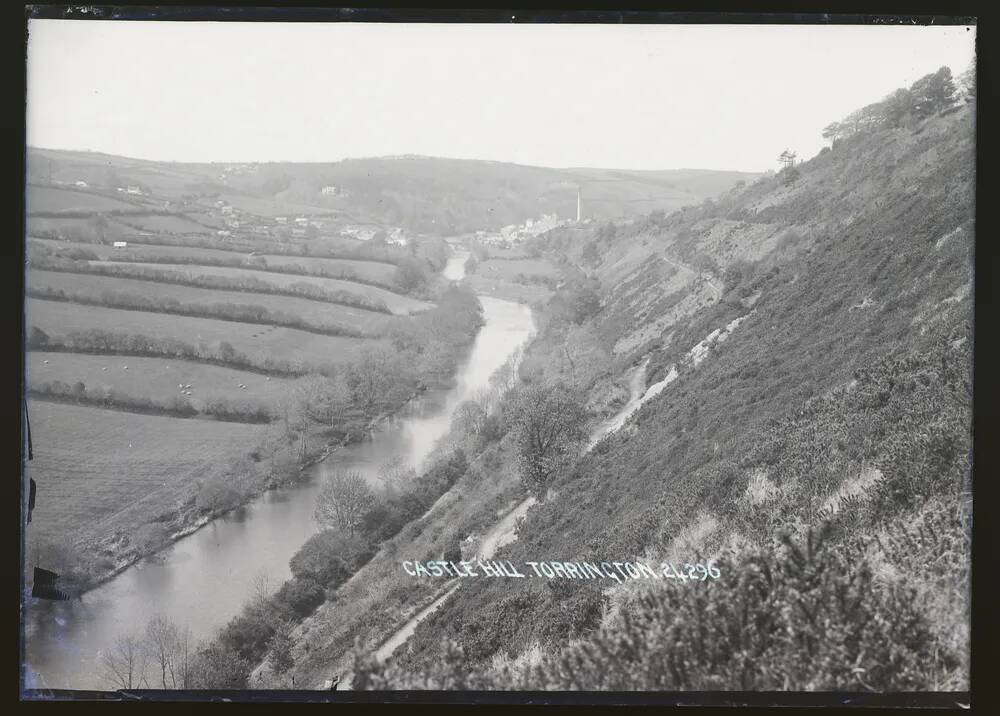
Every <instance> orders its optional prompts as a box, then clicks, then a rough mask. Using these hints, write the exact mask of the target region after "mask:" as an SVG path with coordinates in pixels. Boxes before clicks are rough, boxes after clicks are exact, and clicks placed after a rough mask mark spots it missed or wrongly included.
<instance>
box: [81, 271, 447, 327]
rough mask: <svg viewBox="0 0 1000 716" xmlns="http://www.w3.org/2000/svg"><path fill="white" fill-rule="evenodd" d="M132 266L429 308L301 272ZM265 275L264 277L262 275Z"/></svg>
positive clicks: (393, 307) (405, 310) (407, 308)
mask: <svg viewBox="0 0 1000 716" xmlns="http://www.w3.org/2000/svg"><path fill="white" fill-rule="evenodd" d="M93 263H97V264H99V265H100V264H104V265H108V264H110V265H116V266H117V265H122V262H106V261H105V262H100V261H98V262H93ZM130 265H132V266H143V267H146V268H150V269H155V270H158V271H169V272H172V273H178V274H186V275H189V276H222V277H225V278H233V279H256V280H262V279H264V280H266V282H267V283H269V284H271V285H274V286H278V287H280V288H288V287H291V286H292V285H294V284H310V285H312V286H314V287H316V288H318V289H320V290H323V291H330V292H333V291H347V292H349V293H353V294H355V295H358V296H364V297H366V298H369V299H374V300H376V301H384V302H385V305H386V306H387V307H388V308H389V310H390V311H392V312H393V313H395V314H397V315H405V314H409V313H416V312H418V311H422V310H425V309H427V308H430V304H428V303H427V302H425V301H418V300H416V299H413V298H410V297H408V296H403V295H401V294H398V293H393V292H392V291H387V290H385V289H383V288H378V287H376V286H369V285H366V284H359V283H355V282H353V281H343V280H340V279H333V278H322V277H319V276H302V275H300V274H286V273H270V272H261V271H256V270H252V269H241V268H234V267H229V266H199V265H190V264H161V263H142V262H135V263H133V264H130ZM264 277H266V279H265V278H264Z"/></svg>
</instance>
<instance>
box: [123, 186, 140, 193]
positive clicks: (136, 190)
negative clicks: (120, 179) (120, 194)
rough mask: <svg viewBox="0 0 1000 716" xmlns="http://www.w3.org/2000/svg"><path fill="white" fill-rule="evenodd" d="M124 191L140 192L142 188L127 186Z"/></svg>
mask: <svg viewBox="0 0 1000 716" xmlns="http://www.w3.org/2000/svg"><path fill="white" fill-rule="evenodd" d="M125 193H126V194H142V189H140V188H139V187H137V186H129V187H128V188H127V189H126V190H125Z"/></svg>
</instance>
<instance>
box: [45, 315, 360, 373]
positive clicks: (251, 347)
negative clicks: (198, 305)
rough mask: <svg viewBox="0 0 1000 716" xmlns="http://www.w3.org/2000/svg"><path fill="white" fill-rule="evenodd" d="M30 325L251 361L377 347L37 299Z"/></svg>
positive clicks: (340, 357)
mask: <svg viewBox="0 0 1000 716" xmlns="http://www.w3.org/2000/svg"><path fill="white" fill-rule="evenodd" d="M27 325H28V326H38V327H39V328H40V329H42V330H43V331H45V332H46V333H48V334H49V335H64V334H66V333H69V332H70V331H82V330H86V329H88V328H99V329H101V330H105V331H114V332H120V333H133V334H135V333H139V334H142V335H147V336H156V337H163V338H176V339H178V340H182V341H184V342H186V343H192V344H198V343H200V342H204V343H206V344H208V345H212V344H217V343H218V342H220V341H228V342H229V343H231V344H232V345H233V347H234V348H235V349H236V350H237V351H239V352H241V353H245V354H246V355H248V356H250V357H252V358H257V359H263V358H267V357H270V358H276V359H283V360H291V361H303V362H304V363H307V364H331V363H342V362H345V361H349V360H353V359H354V358H356V357H357V356H358V354H359V352H360V351H361V349H362V348H363V347H364V346H366V345H373V344H375V343H376V342H377V341H376V340H372V339H360V338H342V337H339V336H322V335H317V334H314V333H306V332H305V331H297V330H294V329H291V328H278V327H274V326H260V325H255V324H250V323H234V322H232V321H217V320H213V319H210V318H192V317H189V316H174V315H169V314H162V313H144V312H142V311H123V310H118V309H114V308H101V307H95V306H82V305H78V304H74V303H66V302H62V301H42V300H38V299H28V301H27ZM29 330H30V328H29Z"/></svg>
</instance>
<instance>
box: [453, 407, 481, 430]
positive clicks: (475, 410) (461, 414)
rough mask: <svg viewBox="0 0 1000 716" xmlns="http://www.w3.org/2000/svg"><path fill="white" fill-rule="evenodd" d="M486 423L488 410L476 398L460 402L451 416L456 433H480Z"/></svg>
mask: <svg viewBox="0 0 1000 716" xmlns="http://www.w3.org/2000/svg"><path fill="white" fill-rule="evenodd" d="M485 424H486V411H485V410H484V409H483V406H482V405H480V404H479V403H478V402H477V401H475V400H466V401H463V402H462V403H460V404H459V406H458V407H457V408H455V412H454V413H453V414H452V417H451V430H452V432H454V433H464V434H466V435H478V434H479V433H481V432H482V430H483V426H484V425H485Z"/></svg>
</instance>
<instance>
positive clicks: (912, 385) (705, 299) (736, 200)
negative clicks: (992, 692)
mask: <svg viewBox="0 0 1000 716" xmlns="http://www.w3.org/2000/svg"><path fill="white" fill-rule="evenodd" d="M974 120H975V112H974V106H960V107H958V108H957V109H954V110H950V111H946V112H940V113H933V114H931V115H929V116H928V117H926V118H923V119H912V118H911V119H910V120H909V121H907V122H905V123H901V124H897V125H894V124H887V125H884V126H882V125H879V126H875V127H873V128H871V129H869V130H867V131H862V132H858V133H856V134H854V135H853V136H850V137H846V138H843V139H839V140H838V141H836V142H835V143H834V145H833V147H832V148H829V149H825V150H823V151H822V152H821V153H820V154H819V155H817V156H816V157H814V158H813V159H811V160H809V161H807V162H804V163H802V164H800V165H798V166H797V167H795V168H794V169H790V170H786V171H783V172H781V173H779V174H777V175H775V176H773V177H764V178H761V179H759V180H757V181H756V182H754V183H752V184H749V185H748V186H745V187H741V188H737V189H734V190H732V191H730V192H728V193H726V194H724V195H722V196H719V197H717V198H716V199H715V200H710V201H705V202H702V203H701V204H699V205H697V206H690V207H687V208H684V209H682V210H680V211H677V212H675V213H673V214H670V215H666V214H665V213H661V212H653V213H650V214H648V215H647V216H645V217H643V218H641V219H637V220H636V221H634V222H632V223H629V224H626V223H618V224H603V225H600V226H590V227H580V228H567V229H561V230H557V231H555V232H551V233H550V234H548V235H547V236H546V237H545V239H544V240H543V242H542V243H543V246H544V251H545V253H546V255H547V256H549V257H550V258H551V259H552V260H555V261H559V262H561V263H562V265H563V267H564V268H565V269H566V270H567V271H569V270H576V271H578V272H579V274H581V279H580V281H579V282H575V283H573V282H571V283H570V284H569V285H566V286H564V287H563V288H562V289H561V290H560V291H558V292H557V293H556V294H555V296H554V297H553V298H552V299H551V301H550V302H549V304H548V305H547V307H546V308H545V310H544V311H543V313H542V316H541V320H540V326H541V330H540V333H539V336H538V338H537V339H536V340H535V341H534V343H533V344H532V346H531V347H530V349H529V350H528V352H527V354H526V356H525V359H524V362H523V363H522V365H521V369H520V374H521V379H522V381H524V382H526V383H527V384H528V385H529V386H530V385H546V384H553V383H558V382H562V383H566V384H569V385H570V386H571V387H572V388H573V389H574V390H576V391H579V392H580V393H581V394H582V395H583V396H585V398H586V400H587V405H588V407H589V408H590V410H591V412H592V414H596V416H607V415H609V414H611V413H613V412H615V410H617V409H619V408H620V407H621V406H622V404H623V403H624V402H625V400H626V398H627V396H628V391H627V390H626V389H625V386H626V385H627V384H628V381H629V379H630V378H631V377H633V376H634V375H635V374H636V371H637V370H638V371H639V375H642V373H643V372H644V374H645V375H644V380H643V381H641V385H640V387H641V388H642V389H649V388H655V389H654V390H651V391H650V392H649V393H647V394H648V395H650V397H649V399H648V400H646V401H645V402H644V403H642V404H641V407H640V408H639V409H638V410H637V411H636V412H635V413H634V414H633V415H632V417H631V419H630V420H628V421H627V423H626V424H625V426H624V427H623V428H621V429H620V430H618V431H617V432H614V433H612V434H611V435H610V436H609V437H607V438H606V439H604V440H601V441H600V442H599V443H598V444H597V445H596V447H594V449H593V450H592V451H590V452H588V453H586V454H584V455H582V456H581V457H580V459H579V460H578V461H576V462H575V464H574V465H572V467H571V468H568V469H565V470H563V471H562V472H560V473H558V477H556V478H555V479H554V481H553V483H552V485H551V493H550V496H549V499H546V500H544V501H542V502H540V503H538V504H532V503H531V502H521V500H523V498H524V497H525V495H526V493H525V492H524V490H523V488H521V487H520V485H518V484H517V483H516V479H512V478H511V477H510V475H511V473H512V472H516V470H514V469H513V467H512V462H511V459H512V458H511V454H510V453H511V435H510V434H505V433H504V432H503V431H500V432H499V434H497V433H494V434H493V435H491V436H489V437H488V438H482V439H481V442H480V446H481V452H479V453H478V456H477V457H476V458H475V459H473V460H472V461H471V462H472V465H473V468H474V469H470V471H469V473H468V474H467V476H466V477H465V478H463V479H462V480H460V481H459V482H458V483H457V485H456V488H455V489H453V491H452V492H451V493H449V501H448V503H447V504H446V505H445V507H444V508H442V509H441V510H440V511H439V513H438V514H437V515H436V516H435V515H434V514H429V515H425V516H424V518H422V519H421V520H420V521H419V523H418V525H417V526H416V527H415V528H414V530H413V531H412V532H413V534H411V535H409V537H410V538H415V537H416V536H419V538H420V542H419V543H414V544H412V545H411V543H410V542H407V541H402V542H400V541H395V542H393V543H391V544H389V545H387V546H386V547H385V548H384V549H383V551H382V552H380V554H379V555H377V556H376V557H375V558H374V559H373V560H372V562H371V563H370V564H369V567H368V568H366V569H367V572H366V574H368V575H378V574H390V573H393V572H396V573H398V572H399V560H401V559H434V558H441V555H446V554H451V553H452V549H453V545H454V543H455V540H458V541H462V540H464V539H465V538H466V537H469V536H470V535H471V534H472V532H473V530H480V531H481V530H483V529H484V526H483V525H475V521H474V520H469V519H466V520H465V521H464V522H462V523H458V522H457V521H456V518H455V517H454V515H455V514H456V512H457V513H459V514H460V513H461V510H460V507H459V506H460V505H462V504H472V503H474V502H475V501H477V500H479V499H480V498H481V497H482V495H483V494H484V490H486V489H487V488H485V487H482V485H484V484H485V483H489V484H490V487H489V489H490V490H493V491H494V493H495V492H496V491H499V490H506V492H501V494H500V495H499V496H496V495H495V494H494V499H493V501H492V502H491V503H489V505H486V506H483V509H482V512H480V514H479V517H480V518H484V516H485V517H489V516H490V515H493V514H495V515H497V516H500V515H502V514H504V509H507V510H509V509H510V505H513V504H518V503H520V504H522V505H526V508H525V509H526V514H525V518H524V521H523V523H521V524H520V525H519V526H518V527H517V529H516V533H514V535H513V536H512V539H513V541H511V542H510V543H509V544H506V545H505V546H502V547H500V549H499V550H498V551H497V552H496V554H495V558H496V559H502V560H510V561H512V562H513V563H514V564H522V565H523V564H526V563H527V562H528V561H529V560H534V561H539V560H560V561H573V562H575V563H584V562H588V563H597V564H600V563H602V562H605V561H607V562H612V561H618V562H626V561H633V562H634V561H637V560H642V561H645V562H647V563H649V564H660V563H661V562H669V563H673V564H676V565H677V568H678V569H680V570H681V571H683V569H684V566H685V565H687V564H688V563H695V562H697V563H706V562H708V563H714V564H715V565H716V566H717V567H718V569H719V570H720V572H721V575H722V576H721V578H719V579H717V580H714V579H713V580H710V581H708V582H704V583H701V582H692V583H688V580H687V579H684V580H681V579H671V580H668V579H663V580H650V581H642V580H638V581H632V580H625V581H624V583H622V584H620V585H619V584H616V583H615V582H613V581H612V580H610V579H606V580H595V581H589V580H588V581H582V580H576V579H568V580H567V579H564V580H560V579H555V580H549V579H544V578H542V579H523V580H514V581H511V580H506V579H483V578H480V579H462V580H459V581H458V582H457V584H456V583H455V582H454V580H436V583H435V580H426V579H425V580H419V579H418V580H414V579H410V578H407V577H406V576H405V575H402V576H400V577H398V578H393V579H389V578H387V577H386V578H385V580H384V583H379V589H381V590H382V591H381V592H380V594H381V596H382V599H381V601H377V603H372V606H370V607H363V606H358V605H357V603H356V602H354V601H352V600H350V599H346V600H344V601H340V600H339V599H334V600H332V601H330V602H328V603H327V604H326V605H324V606H322V607H321V608H320V609H319V611H317V613H316V614H315V615H314V616H313V617H310V619H309V620H307V622H306V624H305V625H304V627H303V628H302V629H301V630H300V631H298V632H297V633H296V648H295V651H294V652H293V653H294V655H295V662H296V663H295V670H294V673H295V675H296V677H297V678H298V679H300V680H307V681H308V680H318V679H320V677H321V676H322V675H324V674H329V673H330V672H331V671H337V670H343V669H352V670H353V672H354V685H353V688H446V689H453V688H458V689H462V688H466V689H498V688H499V689H502V688H528V689H539V688H543V689H544V688H548V689H597V690H599V689H622V690H628V689H666V690H672V689H693V690H705V689H708V690H714V689H751V690H771V689H806V690H850V691H868V690H875V691H893V690H911V689H924V690H927V689H930V690H958V689H963V688H968V643H969V642H968V638H969V636H968V614H969V612H968V599H967V594H968V566H969V565H968V555H969V536H968V524H969V509H970V506H971V492H970V484H969V474H968V473H969V462H968V461H969V451H970V448H971V341H972V304H971V281H972V260H971V259H972V256H971V251H972V245H973V235H974V234H973V232H974V224H973V217H974V192H975V182H974V167H975V137H974ZM584 277H587V278H589V280H587V278H584ZM595 287H596V288H595ZM587 291H592V292H593V291H596V294H597V296H598V297H599V301H595V302H591V301H588V300H585V298H586V295H587ZM636 366H639V367H638V368H637V367H636ZM501 412H502V411H501ZM482 445H485V447H482ZM487 475H488V476H490V479H489V480H484V476H487ZM505 499H506V500H507V501H506V502H505V501H504V500H505ZM504 505H506V508H505V507H504ZM466 509H467V510H471V508H466ZM491 509H493V510H495V511H494V512H491ZM484 513H485V515H484ZM463 543H464V542H463ZM411 547H412V548H411ZM404 554H405V556H403V555H404ZM446 559H451V557H446ZM930 564H933V566H932V567H931V568H930V569H928V568H927V566H928V565H930ZM369 578H370V579H374V578H375V577H373V576H370V577H369ZM615 581H620V580H615ZM348 586H350V585H348ZM355 586H357V585H355ZM357 589H361V587H357ZM449 589H451V590H453V591H448V590H449ZM357 593H358V592H357V591H354V592H347V593H345V594H352V595H353V594H357ZM415 594H416V595H417V596H416V597H415V596H414V595H415ZM452 595H453V596H452ZM436 598H442V601H441V603H440V606H439V607H438V608H437V609H436V610H432V611H430V612H429V613H428V615H427V616H426V618H425V619H423V620H422V621H420V623H419V624H418V625H416V628H415V631H414V632H413V636H412V637H410V638H409V640H408V641H406V643H405V644H404V645H403V646H401V647H400V648H399V649H398V650H396V651H395V653H394V654H391V655H386V656H388V659H387V661H384V663H379V662H381V661H382V660H381V659H380V660H379V661H378V662H376V661H369V660H368V655H370V654H372V653H373V652H375V647H377V646H379V645H380V644H381V643H382V641H383V640H384V639H385V638H387V637H388V636H389V634H391V633H392V630H393V628H394V627H393V625H392V624H387V622H391V621H392V617H391V615H392V614H399V615H403V616H408V615H412V614H414V613H416V612H417V611H418V609H419V608H422V607H423V606H426V605H427V604H429V603H430V602H431V601H432V600H433V599H436ZM345 604H347V605H350V607H349V608H345V606H344V605H345ZM387 605H389V606H387ZM394 610H398V611H394ZM387 612H388V614H389V616H387ZM399 623H401V620H400V621H397V622H396V626H398V624H399ZM355 638H361V639H362V641H361V642H360V646H359V648H358V649H356V650H354V651H352V645H353V643H354V642H353V639H355ZM355 657H357V659H358V660H355Z"/></svg>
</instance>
